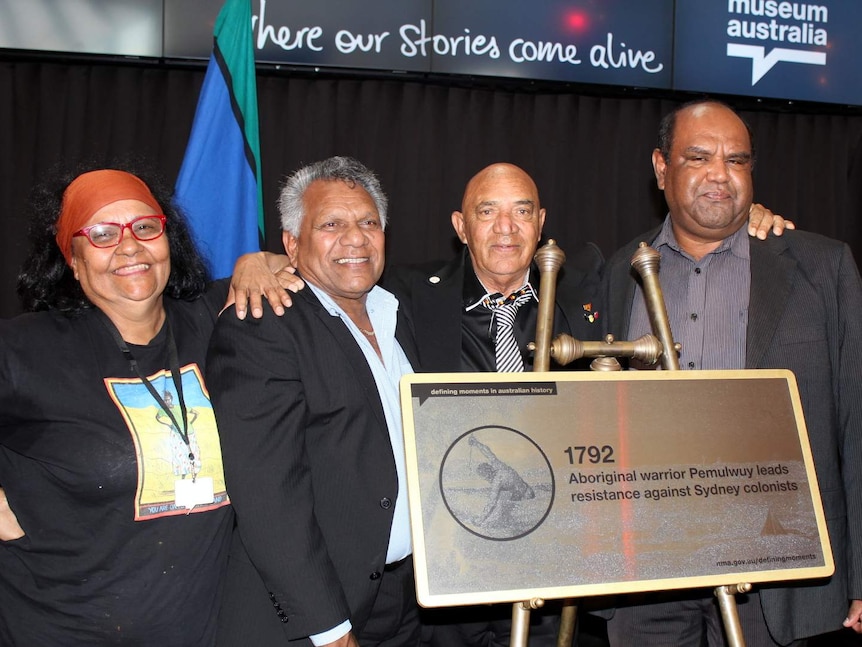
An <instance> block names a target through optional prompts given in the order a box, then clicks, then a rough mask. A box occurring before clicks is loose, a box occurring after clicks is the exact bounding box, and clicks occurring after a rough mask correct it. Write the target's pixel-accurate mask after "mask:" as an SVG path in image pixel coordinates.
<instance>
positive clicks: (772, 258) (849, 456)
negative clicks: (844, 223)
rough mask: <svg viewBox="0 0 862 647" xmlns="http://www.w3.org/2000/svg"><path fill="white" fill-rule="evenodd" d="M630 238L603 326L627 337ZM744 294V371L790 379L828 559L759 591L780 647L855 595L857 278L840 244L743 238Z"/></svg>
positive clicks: (858, 520) (859, 433)
mask: <svg viewBox="0 0 862 647" xmlns="http://www.w3.org/2000/svg"><path fill="white" fill-rule="evenodd" d="M657 235H658V230H655V231H652V232H650V233H647V234H645V235H644V236H642V237H639V238H637V239H635V240H634V241H632V242H631V243H630V244H629V245H627V246H626V247H624V248H623V249H622V250H620V251H619V252H617V254H616V255H614V257H613V258H612V259H611V260H610V261H609V262H608V265H607V267H606V274H605V278H606V280H605V282H604V284H603V293H604V294H605V295H606V296H605V298H606V303H607V314H608V317H607V319H606V320H605V323H606V325H607V326H608V330H609V331H610V332H612V333H614V334H615V335H618V337H619V338H620V339H626V338H627V336H626V335H627V333H628V325H629V319H630V314H631V308H632V302H633V298H634V295H635V279H634V276H633V274H632V271H631V268H630V259H631V256H632V254H633V253H634V251H635V249H636V248H637V243H638V241H641V240H645V241H649V242H651V241H653V240H654V239H655V237H656V236H657ZM749 246H750V252H751V293H750V299H749V312H748V333H747V340H746V366H745V368H786V369H790V370H792V371H793V372H794V374H795V375H796V379H797V382H798V384H799V391H800V395H801V399H802V407H803V410H804V414H805V421H806V426H807V427H808V435H809V438H810V442H811V449H812V453H813V456H814V463H815V467H816V471H817V480H818V483H819V486H820V493H821V496H822V498H823V507H824V510H825V514H826V521H827V525H828V527H829V538H830V541H831V543H832V552H833V555H834V558H835V575H834V576H832V577H831V578H829V579H828V580H827V581H820V580H818V581H799V582H798V583H795V584H775V585H768V586H763V587H758V589H759V590H760V592H761V602H762V605H763V611H764V615H765V617H766V621H767V625H768V627H769V630H770V632H771V633H772V635H773V637H774V638H775V639H776V640H777V641H778V642H779V643H781V644H786V643H789V642H790V641H791V640H795V639H801V638H803V637H806V636H811V635H815V634H819V633H825V632H828V631H833V630H835V629H839V628H840V627H841V622H842V621H843V619H844V616H845V614H846V612H847V608H848V605H849V600H850V599H862V281H860V278H859V271H858V269H857V267H856V264H855V262H854V261H853V256H852V254H851V252H850V249H849V248H848V247H847V245H845V244H843V243H840V242H838V241H835V240H831V239H828V238H824V237H823V236H818V235H816V234H811V233H806V232H798V231H785V232H784V235H783V236H781V237H780V238H779V237H774V236H770V237H769V238H768V239H767V240H765V241H761V240H757V239H755V238H749Z"/></svg>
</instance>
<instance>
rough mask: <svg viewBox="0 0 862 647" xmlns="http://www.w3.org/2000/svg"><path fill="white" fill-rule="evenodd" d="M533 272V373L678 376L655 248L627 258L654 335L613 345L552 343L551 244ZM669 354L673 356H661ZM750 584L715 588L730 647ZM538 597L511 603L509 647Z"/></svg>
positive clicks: (520, 642) (569, 634) (568, 637)
mask: <svg viewBox="0 0 862 647" xmlns="http://www.w3.org/2000/svg"><path fill="white" fill-rule="evenodd" d="M535 260H536V264H537V265H538V267H539V273H540V275H541V280H540V283H539V314H538V321H537V323H536V341H535V342H534V343H532V344H530V345H529V348H530V350H533V351H534V353H535V354H534V358H533V370H534V371H548V370H550V358H551V357H553V358H554V359H555V360H556V362H557V363H558V364H560V365H561V366H565V365H566V364H569V363H570V362H573V361H574V360H576V359H580V358H582V357H592V358H594V359H593V361H592V363H591V364H590V368H591V369H592V370H594V371H619V370H621V367H620V363H619V361H617V359H616V358H617V357H630V358H633V359H637V360H639V361H641V362H643V363H644V364H647V365H652V364H656V363H657V362H658V361H661V365H662V368H663V369H664V370H668V371H678V370H680V368H679V357H678V353H679V350H680V348H681V347H680V345H679V344H677V343H675V342H674V341H673V334H672V333H671V329H670V321H669V320H668V316H667V308H666V307H665V303H664V296H663V294H662V289H661V283H660V282H659V278H658V274H659V265H660V262H661V254H659V253H658V252H657V251H656V250H655V249H653V248H652V247H650V246H649V245H647V243H640V245H639V246H638V249H637V251H635V253H634V255H633V256H632V260H631V266H632V267H633V268H634V269H635V270H636V271H637V272H638V274H639V275H640V277H641V280H642V284H643V292H644V298H645V300H646V307H647V312H648V314H649V318H650V324H651V327H652V330H653V332H654V333H655V336H654V335H649V334H647V335H644V336H643V337H640V338H638V339H636V340H635V341H615V340H614V338H613V336H612V335H607V336H606V337H605V340H604V341H601V342H584V341H580V340H577V339H573V338H572V337H571V336H570V335H566V334H561V335H558V336H557V337H556V338H555V339H554V340H553V341H551V336H552V334H553V328H554V303H555V300H556V299H555V295H556V290H557V276H558V274H559V271H560V268H561V267H562V266H563V263H564V262H565V260H566V255H565V254H564V253H563V250H561V249H560V248H559V247H557V244H556V242H555V241H554V240H548V243H547V244H546V245H543V246H542V247H541V248H540V249H539V250H538V251H537V252H536V256H535ZM665 349H673V352H664V350H665ZM750 590H751V584H749V583H739V584H734V585H728V586H718V587H716V588H715V589H714V593H715V596H716V597H717V598H718V604H719V608H720V610H721V618H722V621H723V623H724V628H725V631H726V633H727V639H728V643H729V644H730V647H745V639H744V638H743V636H742V628H741V626H740V624H739V614H738V613H737V609H736V598H735V597H734V596H735V595H736V594H737V593H747V592H748V591H750ZM544 603H545V601H544V600H543V599H542V598H533V599H532V600H529V601H524V602H516V603H515V604H514V605H513V606H512V635H511V638H510V642H509V645H510V647H527V639H528V637H529V626H530V610H531V609H537V608H539V607H541V606H543V605H544ZM577 611H578V608H577V605H576V604H575V601H574V600H571V599H568V600H564V601H563V610H562V615H561V618H560V632H559V635H558V636H557V647H571V644H572V640H573V639H574V635H575V627H576V623H577Z"/></svg>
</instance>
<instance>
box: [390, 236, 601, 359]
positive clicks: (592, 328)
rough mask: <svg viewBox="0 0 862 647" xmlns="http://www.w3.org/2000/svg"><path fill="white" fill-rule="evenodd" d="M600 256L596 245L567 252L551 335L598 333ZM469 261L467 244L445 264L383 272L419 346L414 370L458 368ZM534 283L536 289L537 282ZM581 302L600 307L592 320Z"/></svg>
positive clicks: (579, 336)
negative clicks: (597, 300)
mask: <svg viewBox="0 0 862 647" xmlns="http://www.w3.org/2000/svg"><path fill="white" fill-rule="evenodd" d="M602 260H603V259H602V255H601V252H600V251H599V250H598V248H597V247H596V246H595V245H587V246H584V247H583V248H582V249H579V250H577V251H576V252H575V253H573V254H571V255H569V261H568V262H567V263H566V264H565V265H564V266H563V268H562V269H561V270H560V274H559V277H558V280H557V291H556V295H555V296H556V303H557V306H558V311H562V318H558V319H556V320H555V321H554V333H555V334H557V333H560V332H565V333H567V334H570V335H572V336H573V337H575V338H576V339H584V340H594V339H599V338H600V336H601V313H600V306H598V304H597V303H595V299H596V297H597V296H598V289H599V271H600V268H601V265H602ZM470 263H471V261H470V256H469V253H468V252H467V248H466V247H465V248H464V250H463V252H462V253H461V254H459V255H458V256H457V257H456V258H455V259H453V260H452V261H450V262H448V263H446V264H443V265H441V264H440V263H437V264H432V265H428V266H425V267H419V268H409V267H392V268H389V269H388V270H387V271H386V273H385V274H384V278H383V285H384V287H386V289H387V290H390V291H391V292H393V293H394V294H395V296H397V297H398V302H399V304H400V311H401V312H403V313H404V314H405V316H406V317H407V320H408V321H409V324H410V327H411V330H412V332H413V337H414V339H415V340H416V343H417V346H418V348H419V365H418V366H416V365H414V368H416V369H417V370H419V369H420V368H421V370H422V371H423V372H430V373H448V372H456V371H460V370H461V316H462V315H463V312H464V305H463V289H464V272H465V271H472V267H471V265H470ZM534 276H538V272H536V273H534ZM534 287H535V288H536V290H537V291H538V288H539V286H538V285H535V286H534ZM585 304H592V309H593V311H594V312H595V311H598V312H599V319H598V320H596V322H595V323H589V322H588V321H587V319H586V318H585V317H584V305H585Z"/></svg>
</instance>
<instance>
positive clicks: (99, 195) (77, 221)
mask: <svg viewBox="0 0 862 647" xmlns="http://www.w3.org/2000/svg"><path fill="white" fill-rule="evenodd" d="M119 200H139V201H140V202H143V203H145V204H147V205H149V206H150V207H152V208H153V213H162V208H161V207H160V206H159V203H158V202H156V199H155V198H154V197H153V194H152V193H151V192H150V189H149V187H147V185H146V184H144V182H143V180H141V179H140V178H139V177H137V176H135V175H132V174H131V173H126V172H125V171H115V170H112V169H104V170H101V171H90V172H89V173H83V174H81V175H79V176H78V177H76V178H75V179H74V180H72V182H71V183H70V184H69V186H67V187H66V190H65V191H64V192H63V204H62V206H61V207H60V216H59V217H58V218H57V225H56V228H57V235H56V240H57V246H58V247H59V248H60V251H61V252H63V256H64V257H65V258H66V264H67V265H70V266H71V265H72V236H73V234H74V233H75V232H76V231H79V230H80V229H81V228H82V227H83V226H84V224H85V223H86V222H87V221H88V220H89V219H90V218H92V216H93V214H94V213H96V212H97V211H98V210H99V209H101V208H102V207H104V206H106V205H109V204H111V203H112V202H117V201H119Z"/></svg>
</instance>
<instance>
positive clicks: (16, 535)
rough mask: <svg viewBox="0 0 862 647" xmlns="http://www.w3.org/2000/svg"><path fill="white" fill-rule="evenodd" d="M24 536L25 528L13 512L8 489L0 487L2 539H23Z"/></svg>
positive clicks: (0, 531) (0, 537) (0, 535)
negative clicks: (8, 498)
mask: <svg viewBox="0 0 862 647" xmlns="http://www.w3.org/2000/svg"><path fill="white" fill-rule="evenodd" d="M23 536H24V529H23V528H21V526H20V524H19V523H18V517H16V516H15V513H14V512H12V508H10V507H9V501H7V500H6V491H5V490H4V489H3V488H0V541H12V540H13V539H21V537H23Z"/></svg>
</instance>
